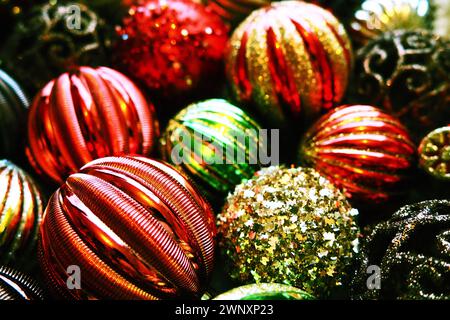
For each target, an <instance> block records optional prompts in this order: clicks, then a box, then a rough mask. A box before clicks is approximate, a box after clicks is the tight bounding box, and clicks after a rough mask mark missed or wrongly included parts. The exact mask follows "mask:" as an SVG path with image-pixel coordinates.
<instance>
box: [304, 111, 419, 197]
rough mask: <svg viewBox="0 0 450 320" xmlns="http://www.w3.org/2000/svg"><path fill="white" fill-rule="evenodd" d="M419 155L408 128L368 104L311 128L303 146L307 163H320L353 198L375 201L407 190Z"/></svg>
mask: <svg viewBox="0 0 450 320" xmlns="http://www.w3.org/2000/svg"><path fill="white" fill-rule="evenodd" d="M414 157H415V146H414V144H413V142H411V138H410V136H409V134H408V132H407V130H406V129H405V127H404V126H403V125H402V124H401V123H400V122H399V121H398V120H397V119H396V118H394V117H392V116H390V115H388V114H387V113H384V112H383V111H381V110H380V109H377V108H375V107H372V106H366V105H351V106H341V107H339V108H336V109H334V110H332V111H330V112H329V113H328V114H326V115H324V116H323V117H322V118H320V119H319V120H318V121H317V122H316V123H315V124H314V125H313V126H312V127H311V128H310V129H309V130H308V132H307V134H306V136H305V138H304V140H303V142H302V144H301V148H300V158H301V163H302V164H304V163H305V164H308V165H311V166H312V167H314V168H315V169H316V170H317V171H319V172H320V173H321V174H323V175H324V176H326V177H327V178H328V179H329V180H330V181H332V182H333V183H334V184H335V185H337V186H338V187H340V188H342V189H343V190H344V192H345V194H346V196H347V197H351V198H356V199H358V200H370V201H373V200H374V201H385V200H387V199H388V198H389V197H390V196H393V195H396V194H399V193H401V191H402V188H401V186H402V182H404V181H405V178H406V177H407V173H408V170H409V169H411V168H412V167H413V164H414Z"/></svg>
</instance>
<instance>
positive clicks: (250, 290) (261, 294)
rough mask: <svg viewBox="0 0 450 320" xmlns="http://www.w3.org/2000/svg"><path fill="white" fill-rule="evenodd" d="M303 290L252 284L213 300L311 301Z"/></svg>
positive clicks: (279, 285) (266, 284)
mask: <svg viewBox="0 0 450 320" xmlns="http://www.w3.org/2000/svg"><path fill="white" fill-rule="evenodd" d="M313 299H314V297H313V296H311V295H310V294H309V293H306V292H305V291H303V290H300V289H297V288H295V287H291V286H288V285H285V284H278V283H253V284H248V285H245V286H241V287H238V288H235V289H232V290H230V291H227V292H225V293H222V294H220V295H218V296H217V297H215V298H214V300H313Z"/></svg>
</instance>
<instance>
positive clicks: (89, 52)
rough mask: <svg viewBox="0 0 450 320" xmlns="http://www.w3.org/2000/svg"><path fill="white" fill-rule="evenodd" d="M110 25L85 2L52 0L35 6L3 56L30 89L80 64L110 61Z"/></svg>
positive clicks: (39, 86) (8, 43)
mask: <svg viewBox="0 0 450 320" xmlns="http://www.w3.org/2000/svg"><path fill="white" fill-rule="evenodd" d="M110 42H111V39H110V35H109V34H108V30H107V27H106V25H105V24H104V23H103V21H101V20H100V19H99V18H98V16H97V15H96V14H95V13H94V12H93V11H91V10H90V9H89V8H88V7H86V6H85V5H83V4H81V3H78V2H56V3H53V2H52V1H50V2H48V3H46V4H43V5H40V6H35V7H34V8H33V9H32V10H31V11H30V13H29V14H28V15H26V16H25V17H23V19H21V21H20V23H19V24H18V25H17V26H16V28H15V29H14V31H13V32H12V34H11V36H10V37H9V39H8V42H7V43H6V45H5V46H4V49H3V55H4V56H5V62H6V63H7V65H8V67H9V68H10V69H12V70H14V71H15V74H16V75H17V78H18V79H19V80H20V81H21V83H23V84H24V85H26V86H27V87H28V88H29V90H30V92H35V91H37V90H38V89H40V88H41V87H43V86H44V85H45V84H46V83H47V82H48V81H50V80H51V79H52V78H54V77H56V76H58V75H59V74H60V73H63V72H65V71H67V70H70V69H72V68H74V67H75V66H77V65H91V66H97V65H103V64H107V61H108V60H107V57H106V50H107V48H108V47H109V46H110Z"/></svg>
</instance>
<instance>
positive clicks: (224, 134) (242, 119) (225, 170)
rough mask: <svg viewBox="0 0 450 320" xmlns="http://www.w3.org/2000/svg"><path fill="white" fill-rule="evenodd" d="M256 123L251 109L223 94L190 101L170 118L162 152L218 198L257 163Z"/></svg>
mask: <svg viewBox="0 0 450 320" xmlns="http://www.w3.org/2000/svg"><path fill="white" fill-rule="evenodd" d="M259 129H260V127H259V125H258V124H257V123H256V122H255V121H254V120H253V119H252V118H251V117H250V116H249V115H247V114H246V113H245V112H244V111H242V110H241V109H240V108H238V107H236V106H234V105H232V104H230V103H228V102H227V101H225V100H221V99H210V100H206V101H203V102H199V103H194V104H191V105H189V106H188V107H186V108H185V109H183V110H182V111H181V112H180V113H178V114H177V115H176V116H175V117H174V118H172V119H171V120H170V121H169V123H168V126H167V128H166V130H165V132H164V134H163V136H162V138H161V154H162V156H163V159H164V160H166V161H168V162H170V163H172V164H174V165H175V166H176V167H177V168H178V169H180V170H181V171H183V172H184V173H185V174H186V175H187V176H189V177H190V178H191V179H192V180H193V181H194V182H195V183H196V184H197V186H199V188H200V189H201V190H202V191H203V192H204V193H205V195H206V196H207V197H208V198H209V200H211V201H217V200H218V198H225V196H226V194H227V193H228V192H229V191H231V190H232V189H233V188H234V187H235V186H236V185H237V184H239V183H240V182H241V181H242V180H244V179H249V178H251V177H252V176H253V174H254V173H255V172H256V171H257V170H258V169H259V168H260V166H259V162H258V158H257V155H258V149H259V148H260V147H262V143H260V139H259Z"/></svg>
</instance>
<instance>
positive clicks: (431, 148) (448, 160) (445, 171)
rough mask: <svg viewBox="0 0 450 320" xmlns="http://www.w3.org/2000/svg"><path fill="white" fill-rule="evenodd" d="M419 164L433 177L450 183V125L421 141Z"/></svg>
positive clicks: (431, 133)
mask: <svg viewBox="0 0 450 320" xmlns="http://www.w3.org/2000/svg"><path fill="white" fill-rule="evenodd" d="M419 162H420V166H421V167H422V168H423V169H424V170H425V171H426V172H428V173H429V174H431V175H432V176H433V177H436V178H438V179H443V180H448V181H450V125H449V126H447V127H443V128H438V129H436V130H433V131H432V132H430V133H429V134H428V135H427V136H426V137H425V138H424V139H423V140H422V142H421V143H420V146H419Z"/></svg>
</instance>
